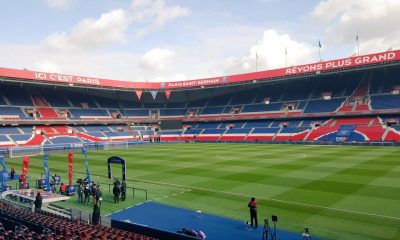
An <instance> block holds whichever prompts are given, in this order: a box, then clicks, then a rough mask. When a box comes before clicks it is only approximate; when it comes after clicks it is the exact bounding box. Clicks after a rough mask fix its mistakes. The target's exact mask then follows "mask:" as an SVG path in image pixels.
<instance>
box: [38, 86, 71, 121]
mask: <svg viewBox="0 0 400 240" xmlns="http://www.w3.org/2000/svg"><path fill="white" fill-rule="evenodd" d="M31 95H32V100H33V104H34V105H35V107H36V110H37V111H38V112H39V114H40V116H39V117H38V119H55V120H61V119H65V118H64V117H60V115H58V113H57V111H56V110H55V109H54V108H52V107H51V106H50V104H49V103H48V102H47V101H46V100H45V99H44V98H43V97H41V96H40V93H39V92H38V91H36V90H31Z"/></svg>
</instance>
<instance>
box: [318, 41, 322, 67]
mask: <svg viewBox="0 0 400 240" xmlns="http://www.w3.org/2000/svg"><path fill="white" fill-rule="evenodd" d="M318 47H319V48H318V54H319V61H320V62H322V59H321V47H322V45H321V41H318Z"/></svg>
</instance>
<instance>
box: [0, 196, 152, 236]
mask: <svg viewBox="0 0 400 240" xmlns="http://www.w3.org/2000/svg"><path fill="white" fill-rule="evenodd" d="M0 239H43V240H48V239H82V240H85V239H99V240H100V239H133V240H152V239H153V238H151V237H147V236H144V235H140V234H137V233H132V232H128V231H124V230H120V229H117V228H110V227H105V226H101V225H91V224H88V223H83V222H75V221H72V220H71V219H68V218H65V217H60V216H57V215H55V214H52V213H47V212H44V211H41V212H39V213H35V212H32V211H30V210H27V209H22V208H17V207H14V206H12V205H10V204H8V203H5V202H2V201H0Z"/></svg>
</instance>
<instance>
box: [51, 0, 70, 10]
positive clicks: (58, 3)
mask: <svg viewBox="0 0 400 240" xmlns="http://www.w3.org/2000/svg"><path fill="white" fill-rule="evenodd" d="M46 2H47V5H48V6H49V7H51V8H56V9H65V8H67V7H69V6H70V5H71V2H72V0H46Z"/></svg>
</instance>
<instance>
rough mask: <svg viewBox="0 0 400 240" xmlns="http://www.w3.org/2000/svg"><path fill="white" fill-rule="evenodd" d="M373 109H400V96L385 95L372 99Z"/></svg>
mask: <svg viewBox="0 0 400 240" xmlns="http://www.w3.org/2000/svg"><path fill="white" fill-rule="evenodd" d="M371 106H372V109H395V108H400V95H383V96H372V97H371Z"/></svg>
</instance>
